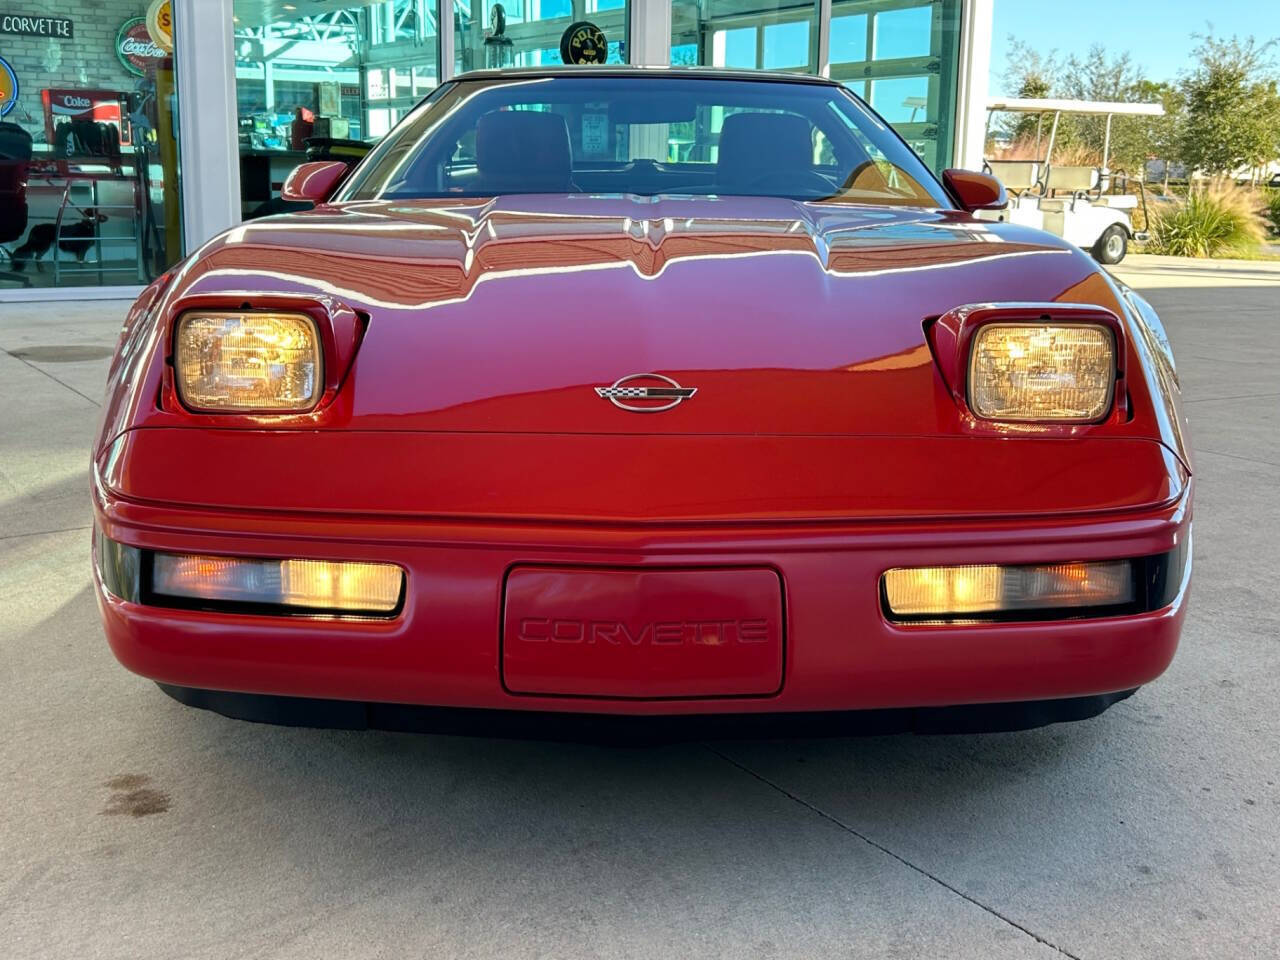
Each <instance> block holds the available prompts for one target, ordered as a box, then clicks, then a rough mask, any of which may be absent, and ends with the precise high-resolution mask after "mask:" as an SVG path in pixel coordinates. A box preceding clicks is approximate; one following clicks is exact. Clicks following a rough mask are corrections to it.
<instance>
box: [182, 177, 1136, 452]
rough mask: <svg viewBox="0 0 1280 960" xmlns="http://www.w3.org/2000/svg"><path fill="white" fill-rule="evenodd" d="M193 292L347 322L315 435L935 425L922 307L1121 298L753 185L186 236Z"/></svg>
mask: <svg viewBox="0 0 1280 960" xmlns="http://www.w3.org/2000/svg"><path fill="white" fill-rule="evenodd" d="M205 295H216V296H218V297H226V298H227V299H228V301H229V302H234V303H236V304H239V303H242V302H248V303H250V304H252V303H254V302H255V301H256V300H260V299H261V298H264V297H279V296H282V295H283V296H300V297H306V298H319V299H322V300H325V301H326V302H338V303H342V304H345V305H346V306H349V307H351V308H353V309H354V310H356V311H360V312H362V313H364V314H367V316H368V318H369V323H368V329H367V332H366V334H365V338H364V342H363V343H362V344H361V346H360V349H359V351H358V353H357V356H356V360H355V363H354V366H353V367H352V369H351V372H350V375H349V376H348V378H347V381H346V382H345V383H344V385H343V388H342V396H341V400H342V402H341V405H340V413H335V414H334V415H333V416H334V418H336V419H334V420H331V421H330V423H329V425H330V426H334V427H347V428H360V429H402V430H430V431H449V432H454V431H483V432H500V433H559V434H563V433H591V434H623V433H663V434H753V435H760V434H776V435H801V434H803V435H855V434H882V435H883V434H901V435H918V434H920V433H922V432H923V433H930V432H933V433H943V434H946V433H954V432H956V431H957V430H958V429H959V425H958V422H957V411H956V408H955V405H954V403H953V402H952V400H951V399H950V396H949V395H948V394H947V392H946V391H945V389H943V387H942V384H941V381H940V378H939V377H938V375H937V372H936V368H935V366H934V363H933V359H932V356H931V354H930V351H929V347H928V345H927V342H926V340H925V334H924V329H925V325H926V321H927V320H928V319H929V318H932V317H936V316H938V315H939V314H941V313H944V312H945V311H947V310H949V309H951V308H953V307H956V306H960V305H963V304H969V303H982V302H991V301H1072V302H1093V303H1103V304H1104V305H1109V306H1111V308H1112V309H1116V310H1119V309H1120V308H1119V306H1118V304H1116V303H1115V299H1114V294H1113V291H1112V288H1111V287H1110V285H1109V284H1108V282H1107V281H1106V280H1105V278H1104V277H1103V276H1102V274H1101V273H1100V272H1099V271H1098V270H1097V268H1096V267H1095V266H1094V265H1093V263H1092V261H1090V260H1089V259H1088V258H1087V257H1085V256H1084V255H1083V254H1081V253H1080V252H1079V251H1078V250H1076V249H1075V248H1073V247H1071V246H1069V245H1067V244H1065V243H1063V242H1061V241H1058V240H1056V239H1055V238H1052V237H1049V236H1048V235H1046V234H1043V233H1039V232H1036V231H1030V230H1026V229H1024V228H1020V227H1015V226H1012V225H1008V224H997V223H987V222H981V221H978V220H975V219H973V218H971V217H969V216H967V215H964V214H959V213H956V212H950V211H937V210H921V209H914V208H890V207H872V206H851V205H847V204H823V203H805V202H797V201H790V200H785V199H774V198H737V199H735V198H725V199H717V198H684V199H680V198H672V199H660V200H659V199H650V198H641V197H628V196H618V197H599V196H576V195H575V196H567V197H543V196H517V197H503V198H497V199H492V200H459V201H456V202H441V201H438V200H435V201H401V202H391V201H380V202H369V203H352V204H344V205H341V206H328V207H321V208H320V209H318V210H316V211H314V212H310V213H306V214H300V215H291V216H285V217H277V218H271V219H267V220H262V221H256V222H252V223H249V224H245V225H243V226H241V227H238V228H236V229H234V230H232V231H230V232H228V233H226V234H224V235H223V236H221V237H220V238H218V239H217V240H215V241H213V242H211V243H210V244H209V245H207V246H206V248H205V249H204V250H202V251H201V252H200V253H199V255H198V256H196V257H195V258H193V260H192V261H191V264H190V265H189V266H188V267H187V268H186V269H185V270H184V272H183V274H182V276H181V277H180V278H179V280H178V282H177V283H176V284H175V289H174V291H173V292H172V295H171V296H172V298H173V299H171V301H170V302H171V303H172V304H177V306H178V307H179V308H180V305H181V301H182V300H183V299H185V298H188V297H196V296H205ZM636 374H661V375H662V376H663V377H666V378H669V380H671V381H674V382H675V383H676V384H679V385H680V386H681V387H683V388H688V389H695V390H696V391H697V392H696V394H694V395H693V396H692V397H690V398H689V399H688V400H686V401H684V402H681V403H679V404H677V405H675V406H673V407H672V408H671V409H668V410H666V411H664V412H662V413H660V414H653V415H647V416H645V415H637V414H635V413H633V412H630V411H628V410H626V409H622V408H620V407H619V406H618V405H615V404H613V403H610V402H609V400H608V399H607V398H602V397H601V396H600V395H599V392H598V390H597V388H603V387H609V386H610V385H613V384H615V383H616V382H617V381H619V380H620V379H622V378H625V377H628V376H631V375H636ZM632 383H633V384H635V383H640V384H642V385H643V384H646V383H647V384H650V385H653V384H654V381H632ZM658 385H660V384H658Z"/></svg>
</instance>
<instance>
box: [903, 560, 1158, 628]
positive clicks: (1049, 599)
mask: <svg viewBox="0 0 1280 960" xmlns="http://www.w3.org/2000/svg"><path fill="white" fill-rule="evenodd" d="M883 583H884V598H885V602H886V604H887V606H888V608H889V613H890V615H891V616H893V617H901V618H937V619H949V618H956V617H966V616H982V615H992V614H1004V613H1008V614H1018V613H1028V612H1034V611H1046V610H1058V609H1070V608H1081V607H1113V606H1122V605H1124V604H1129V603H1132V602H1133V601H1134V599H1135V589H1134V577H1133V567H1132V564H1131V563H1130V561H1128V560H1107V561H1103V562H1100V563H1051V564H1041V565H1037V566H1007V567H1006V566H1000V565H997V564H967V565H965V566H959V567H911V568H899V569H895V570H890V571H888V572H887V573H886V574H885V575H884V581H883Z"/></svg>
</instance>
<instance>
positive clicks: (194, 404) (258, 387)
mask: <svg viewBox="0 0 1280 960" xmlns="http://www.w3.org/2000/svg"><path fill="white" fill-rule="evenodd" d="M321 357H322V353H321V346H320V333H319V330H318V329H317V328H316V323H315V321H314V320H312V319H311V317H309V316H307V315H306V314H303V313H237V312H221V311H220V312H216V313H206V312H199V311H195V312H190V313H185V314H183V315H182V316H181V317H180V318H179V319H178V327H177V334H176V337H175V342H174V357H173V360H174V373H175V380H176V383H177V387H178V397H179V399H180V400H181V401H182V403H183V405H184V406H186V407H188V408H189V409H192V410H199V411H205V412H231V413H254V412H259V413H298V412H302V411H306V410H310V409H311V408H312V407H314V406H315V405H316V404H317V403H318V402H319V401H320V394H321V393H322V392H323V389H324V387H323V384H324V375H323V363H322V359H321Z"/></svg>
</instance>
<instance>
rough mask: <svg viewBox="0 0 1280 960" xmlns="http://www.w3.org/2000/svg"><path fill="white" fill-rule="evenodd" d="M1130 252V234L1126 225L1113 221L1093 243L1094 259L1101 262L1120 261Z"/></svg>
mask: <svg viewBox="0 0 1280 960" xmlns="http://www.w3.org/2000/svg"><path fill="white" fill-rule="evenodd" d="M1128 252H1129V234H1128V233H1127V232H1126V231H1125V229H1124V227H1122V226H1120V224H1118V223H1113V224H1112V225H1111V226H1109V227H1107V229H1105V230H1103V231H1102V236H1100V237H1099V238H1098V242H1097V243H1095V244H1094V245H1093V259H1095V260H1097V261H1098V262H1099V263H1108V264H1110V263H1119V262H1120V261H1121V260H1123V259H1124V255H1125V254H1126V253H1128Z"/></svg>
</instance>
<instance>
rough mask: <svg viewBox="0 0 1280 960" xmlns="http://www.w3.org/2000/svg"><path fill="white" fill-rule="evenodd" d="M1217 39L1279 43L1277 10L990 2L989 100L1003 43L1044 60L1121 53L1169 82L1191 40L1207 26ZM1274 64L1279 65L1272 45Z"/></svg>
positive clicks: (1240, 5)
mask: <svg viewBox="0 0 1280 960" xmlns="http://www.w3.org/2000/svg"><path fill="white" fill-rule="evenodd" d="M1210 23H1211V24H1212V25H1213V32H1214V33H1215V34H1219V35H1221V36H1228V37H1229V36H1231V34H1233V33H1234V34H1239V35H1240V36H1241V37H1246V36H1249V35H1250V34H1252V35H1253V36H1256V37H1257V38H1258V39H1259V40H1270V39H1272V38H1273V37H1276V38H1280V2H1277V0H1265V2H1262V3H1259V2H1256V0H1255V2H1245V0H1219V2H1217V3H1209V2H1206V0H1161V2H1159V3H1149V2H1143V3H1138V2H1136V0H1068V2H1066V3H1064V2H1063V0H1054V2H1049V0H995V27H994V30H993V31H992V38H991V47H992V49H991V92H992V94H1012V93H1015V92H1016V91H1014V90H1006V89H1005V88H1004V83H1003V81H1004V73H1005V70H1006V69H1007V67H1008V62H1009V59H1008V54H1009V36H1010V34H1012V35H1013V36H1015V37H1017V38H1018V39H1019V40H1024V41H1026V42H1027V43H1029V44H1030V45H1031V46H1032V48H1033V49H1035V50H1038V51H1041V52H1044V53H1047V52H1048V51H1050V50H1053V49H1057V50H1058V52H1059V53H1060V54H1062V55H1064V56H1065V55H1068V54H1072V53H1077V54H1083V53H1085V52H1086V51H1088V49H1089V47H1090V46H1091V45H1093V44H1095V43H1101V44H1102V45H1103V46H1104V47H1106V48H1107V50H1108V52H1110V53H1120V52H1122V51H1125V50H1127V51H1129V53H1130V55H1131V56H1132V57H1133V61H1134V62H1135V63H1136V64H1138V65H1139V66H1140V67H1142V68H1143V70H1144V71H1145V73H1146V75H1147V77H1148V78H1150V79H1151V80H1173V79H1175V78H1176V77H1177V76H1178V74H1179V73H1180V72H1181V71H1183V70H1185V69H1186V68H1187V66H1188V65H1189V64H1190V60H1191V50H1192V48H1194V47H1195V45H1196V41H1195V39H1194V38H1193V37H1192V34H1194V33H1206V32H1207V31H1208V26H1209V24H1210ZM1276 59H1277V60H1280V44H1277V51H1276Z"/></svg>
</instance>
